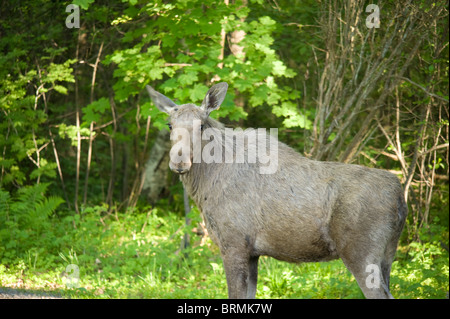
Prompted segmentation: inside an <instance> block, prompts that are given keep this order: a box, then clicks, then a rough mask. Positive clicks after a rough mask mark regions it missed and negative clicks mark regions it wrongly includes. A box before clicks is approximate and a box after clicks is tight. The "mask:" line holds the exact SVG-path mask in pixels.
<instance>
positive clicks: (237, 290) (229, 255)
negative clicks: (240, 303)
mask: <svg viewBox="0 0 450 319" xmlns="http://www.w3.org/2000/svg"><path fill="white" fill-rule="evenodd" d="M222 259H223V265H224V268H225V275H226V277H227V286H228V298H230V299H244V298H254V297H255V294H256V279H257V267H258V258H257V257H250V256H249V255H248V253H247V252H242V251H240V250H238V249H232V248H229V249H227V250H226V252H225V253H222Z"/></svg>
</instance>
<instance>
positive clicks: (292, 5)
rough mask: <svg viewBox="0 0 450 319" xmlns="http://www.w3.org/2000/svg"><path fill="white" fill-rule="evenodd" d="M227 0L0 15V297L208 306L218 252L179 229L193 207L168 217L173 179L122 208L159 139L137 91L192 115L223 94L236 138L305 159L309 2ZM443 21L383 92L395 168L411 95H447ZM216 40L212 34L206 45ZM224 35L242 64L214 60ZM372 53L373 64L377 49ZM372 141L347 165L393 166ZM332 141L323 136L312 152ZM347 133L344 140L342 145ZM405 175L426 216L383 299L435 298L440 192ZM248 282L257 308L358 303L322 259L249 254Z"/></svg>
mask: <svg viewBox="0 0 450 319" xmlns="http://www.w3.org/2000/svg"><path fill="white" fill-rule="evenodd" d="M230 2H232V3H230V4H229V5H225V3H224V1H213V0H208V1H200V0H183V1H176V2H168V1H161V0H157V1H152V2H148V1H145V0H128V1H122V2H117V3H115V4H114V5H111V3H110V2H107V1H95V3H94V1H93V0H77V1H72V2H70V1H65V2H62V3H58V4H57V5H55V4H54V2H51V1H25V2H24V1H8V2H5V3H4V4H3V6H2V15H3V16H5V17H8V19H1V20H0V50H1V52H2V54H1V55H0V283H1V285H14V284H17V282H19V281H20V280H22V281H23V279H24V278H25V277H26V278H27V282H29V284H30V285H33V286H34V287H35V288H38V289H59V290H60V291H61V292H62V293H63V294H65V295H68V296H72V297H81V298H84V297H86V298H191V297H192V298H224V297H226V294H227V292H226V280H225V274H224V270H223V266H222V261H221V259H220V254H219V251H218V248H217V247H216V246H215V245H214V244H212V242H211V241H210V240H209V239H208V240H207V241H206V244H204V245H203V246H201V245H200V241H199V238H197V237H196V235H195V233H193V230H192V229H193V227H197V223H198V222H199V221H200V220H201V218H200V216H199V212H198V209H197V208H195V207H194V208H193V211H192V213H191V216H190V217H191V219H192V220H193V222H192V225H191V226H186V225H184V224H183V220H182V218H180V212H182V211H183V208H184V207H183V204H182V203H183V200H182V187H181V186H180V184H179V183H175V181H178V179H176V178H173V180H172V181H171V183H170V186H169V188H168V190H167V191H166V192H163V193H162V194H163V195H162V196H163V198H162V199H161V200H160V201H159V203H158V205H155V206H152V207H148V206H146V205H148V204H147V203H142V202H138V204H137V206H136V207H137V208H136V207H135V206H133V205H131V204H130V200H129V199H130V197H132V196H134V195H135V194H136V192H137V189H138V188H139V187H136V185H140V179H139V178H140V175H141V173H142V166H143V165H144V161H145V159H146V157H147V156H148V154H147V153H148V151H149V149H150V147H151V145H152V143H153V142H154V141H155V137H156V135H157V132H158V131H159V130H161V129H167V127H166V125H165V122H166V115H165V114H162V113H161V112H159V111H158V110H157V109H156V108H155V107H154V106H153V104H152V103H151V101H150V99H149V97H148V95H147V93H146V92H145V90H144V87H145V85H146V84H150V85H152V86H154V87H155V88H156V89H158V90H160V91H161V92H163V93H165V94H166V95H167V96H169V97H171V98H173V99H174V101H176V102H177V103H188V102H192V103H196V104H200V103H201V101H202V99H203V98H204V96H205V93H206V92H207V90H208V88H209V87H210V86H211V85H212V84H213V83H215V82H217V81H226V82H228V84H229V91H228V94H227V96H226V99H225V101H224V103H223V104H222V106H221V107H220V109H219V110H217V111H215V112H213V113H212V116H213V117H215V118H221V120H223V121H225V122H227V124H230V123H231V124H233V125H234V124H238V125H239V126H243V127H278V128H279V136H280V138H281V140H283V141H285V142H287V143H288V144H289V145H291V146H293V147H295V148H296V149H297V150H300V151H305V152H307V151H308V148H307V147H306V145H308V143H310V140H311V137H312V135H311V131H313V129H314V125H315V124H314V120H315V116H316V112H317V110H316V103H315V101H314V98H315V96H314V92H316V91H315V90H316V86H317V83H319V80H318V79H319V78H320V75H321V74H320V72H321V68H323V66H324V63H325V62H326V59H325V58H324V57H325V52H324V51H323V47H324V45H323V43H322V41H323V39H322V36H323V34H321V33H320V31H319V30H320V28H319V26H318V25H317V18H318V16H319V15H320V14H321V10H322V8H321V7H319V5H320V3H319V4H318V3H317V2H316V1H312V0H307V1H301V2H300V1H298V0H295V1H284V0H280V1H277V2H274V1H272V2H271V1H261V0H252V1H248V3H246V4H245V5H244V3H243V2H242V1H230ZM70 3H74V4H77V5H79V6H80V9H81V10H80V11H81V24H82V28H80V29H67V28H65V25H64V21H65V19H66V18H67V15H68V13H66V12H65V10H64V7H65V6H66V5H68V4H70ZM443 20H445V19H442V20H441V21H439V23H437V24H436V26H435V27H434V28H432V30H433V32H434V33H435V34H436V36H439V37H442V39H443V40H442V41H441V42H442V43H443V44H442V45H443V47H442V52H443V54H441V55H439V57H436V50H435V49H436V48H434V44H433V43H432V42H431V41H430V42H426V43H425V44H424V45H423V47H421V48H420V49H419V51H420V54H419V56H420V59H418V62H417V63H415V65H414V67H411V68H408V70H407V72H406V73H408V77H409V78H410V80H411V81H403V82H402V84H401V85H399V87H398V89H399V98H400V101H401V104H402V112H404V110H407V111H408V112H409V113H408V116H409V117H411V119H409V118H406V117H405V118H403V117H402V119H401V124H400V125H402V126H404V129H403V127H402V130H400V133H401V141H400V142H401V143H400V145H401V148H402V151H403V152H404V156H405V159H406V160H407V164H409V162H410V161H411V158H412V157H413V153H414V147H415V145H416V144H417V139H418V138H419V137H420V136H418V135H419V133H418V132H420V129H421V127H422V125H424V124H427V123H428V122H427V121H425V120H423V119H417V118H418V115H417V114H419V113H420V112H422V111H421V109H423V108H424V105H426V104H427V103H430V101H431V96H430V95H429V94H428V93H429V92H427V93H425V92H424V91H423V88H427V90H430V92H431V90H432V89H433V94H435V95H436V96H437V97H438V98H441V99H442V98H443V99H447V100H448V90H446V88H448V50H446V49H445V48H446V46H447V48H448V39H446V38H445V34H446V33H445V32H444V30H446V28H447V25H446V24H445V25H444V24H443V22H442V21H443ZM299 22H301V24H300V23H299ZM383 27H384V26H383ZM222 30H223V31H224V32H225V33H226V35H227V36H226V39H225V45H224V46H223V47H222V43H221V41H222ZM236 30H242V31H244V32H245V36H244V38H243V39H242V41H241V42H239V43H238V45H239V46H241V47H242V52H243V53H242V54H233V52H232V51H231V49H230V44H231V38H230V35H231V34H232V32H233V31H236ZM377 36H379V34H377ZM433 36H434V35H433ZM446 43H447V44H446ZM374 45H375V47H373V48H371V50H373V52H374V54H375V53H376V52H378V51H377V50H378V49H379V48H377V47H376V42H374ZM100 48H102V50H100ZM222 50H223V57H222V58H220V56H221V53H222ZM324 61H325V62H324ZM97 62H98V63H97ZM350 62H354V61H350ZM349 65H350V64H349ZM345 68H346V71H345V72H350V69H351V68H350V67H345ZM406 73H405V74H406ZM430 79H431V80H430ZM378 85H382V84H381V82H380V84H378ZM418 88H421V89H418ZM375 91H376V90H375ZM375 93H376V92H375ZM375 93H374V96H373V97H371V98H373V99H374V100H375V99H376V96H375V95H376V94H375ZM307 94H308V95H307ZM391 98H392V97H391ZM434 98H435V97H434ZM434 101H436V100H434ZM441 101H442V100H441ZM390 102H392V103H391V104H392V105H395V104H396V103H395V101H394V100H392V101H390ZM433 103H434V102H433ZM383 112H385V113H386V114H384V115H383V118H382V119H381V118H380V119H379V120H380V123H382V125H383V126H384V125H385V123H384V122H383V121H386V122H387V124H386V125H385V126H386V127H389V126H392V127H394V126H395V119H394V116H393V115H392V114H395V111H393V109H392V110H391V109H389V108H386V109H385V110H384V111H383ZM416 113H417V114H416ZM444 113H445V112H443V111H442V114H443V115H442V116H441V113H439V114H438V112H436V111H432V112H431V113H430V114H429V121H430V124H429V125H428V124H427V125H428V127H429V130H428V131H426V132H424V133H423V134H424V135H430V136H431V135H436V136H438V134H441V135H440V136H441V137H444V136H445V134H444V132H448V115H447V118H446V117H445V115H444ZM356 116H358V118H360V119H363V118H364V117H363V116H364V114H358V115H356ZM393 119H394V120H393ZM437 119H438V120H437ZM147 120H148V122H147ZM328 120H330V119H328ZM431 120H433V121H434V122H433V121H431ZM146 123H149V126H146ZM337 124H338V125H339V123H337ZM353 130H354V128H353ZM352 132H353V131H352ZM371 134H372V133H371ZM420 134H422V133H420ZM376 135H377V134H373V135H370V136H368V138H367V142H368V144H367V145H364V146H362V147H363V148H364V152H365V153H364V154H365V155H367V156H366V157H364V158H362V159H360V162H361V163H364V161H367V162H365V163H364V164H367V165H369V166H372V165H376V166H377V167H383V168H386V169H400V164H399V162H398V161H392V160H391V158H388V157H383V156H380V151H383V152H385V151H388V152H391V153H392V154H393V152H394V151H395V149H394V148H393V146H388V147H385V145H386V141H385V140H384V139H383V138H379V137H376ZM335 138H336V133H335V132H332V133H331V134H330V135H329V137H328V142H331V141H333V140H335ZM352 138H353V136H352V134H349V137H348V139H347V140H346V141H345V143H347V142H348V143H350V142H351V140H352ZM436 141H437V143H436V144H434V141H433V143H431V142H430V141H426V143H423V144H424V145H435V146H437V147H439V148H438V152H435V153H434V157H433V158H432V159H430V160H428V161H423V168H424V169H426V170H428V171H433V172H435V173H436V174H438V175H439V176H440V177H442V176H444V177H445V175H447V177H448V159H447V158H446V154H447V153H446V151H445V148H443V147H442V146H443V145H445V143H448V140H447V139H445V138H441V139H439V138H437V139H436ZM145 142H147V145H146V144H145ZM78 146H80V151H78ZM430 147H431V146H430ZM89 148H90V149H89ZM89 150H90V151H91V152H90V153H89ZM77 152H78V153H77ZM421 152H422V151H421V150H419V153H421ZM88 154H91V158H90V159H89V155H88ZM423 154H427V150H426V149H424V152H423ZM430 154H431V152H430ZM78 159H79V162H78ZM89 160H90V161H89ZM374 162H375V163H374ZM421 165H422V164H421ZM88 172H89V175H88ZM420 174H421V175H422V174H424V175H426V174H427V173H426V172H422V171H421V172H420ZM170 178H171V176H169V179H170ZM417 178H418V176H417V174H416V175H415V176H413V181H412V182H413V183H412V186H411V187H412V188H413V189H414V191H416V193H418V194H419V193H420V194H430V195H429V196H431V195H432V197H431V198H427V202H426V204H427V205H429V208H430V209H429V212H428V213H427V216H426V218H425V217H424V216H422V215H423V212H422V211H421V210H420V209H417V208H414V209H411V210H410V211H411V214H410V216H409V219H408V221H407V229H406V231H405V233H404V236H403V238H402V242H401V247H400V250H399V254H398V259H397V261H396V262H395V263H394V265H393V269H392V280H391V287H392V293H393V295H394V296H395V297H398V298H444V297H445V293H446V292H448V289H449V288H448V271H449V270H448V250H446V247H447V249H448V228H449V219H448V206H449V200H448V182H445V179H440V180H438V179H435V180H434V183H435V185H434V189H433V192H431V190H429V189H427V190H425V189H424V188H423V185H421V184H417ZM427 178H428V177H427ZM83 181H85V183H83ZM443 181H444V182H443ZM426 183H427V185H428V184H429V181H428V180H427V181H426ZM75 189H78V194H75ZM169 193H170V194H169ZM84 194H86V196H84ZM427 196H428V195H427ZM84 197H85V198H84ZM62 198H65V199H66V203H65V204H67V206H66V205H62V204H63V202H64V201H63V200H62ZM413 200H414V201H418V202H419V204H423V202H424V200H423V199H421V198H419V199H417V200H416V199H414V198H413ZM74 202H77V204H78V211H75V210H74V209H73V206H74V205H73V204H74ZM82 203H83V204H82ZM419 217H420V218H419ZM422 218H423V220H422ZM185 233H189V234H190V235H191V238H192V239H191V246H190V247H189V248H188V249H186V250H181V249H180V244H181V241H182V239H183V236H184V234H185ZM68 264H77V265H79V267H80V280H81V282H80V288H78V289H76V288H74V289H69V288H67V287H66V286H65V284H64V278H63V277H62V275H61V274H63V273H64V272H65V271H66V267H67V266H68ZM259 278H260V280H259V282H258V294H257V297H258V298H362V297H363V296H362V294H361V292H360V290H359V288H358V286H357V284H356V282H355V280H354V278H353V277H352V276H351V274H350V273H349V272H348V271H347V270H346V268H345V267H344V265H343V264H342V263H341V262H339V261H334V262H330V263H320V264H319V263H310V264H303V265H292V264H286V263H282V262H278V261H276V260H273V259H269V258H265V257H263V258H261V262H260V274H259Z"/></svg>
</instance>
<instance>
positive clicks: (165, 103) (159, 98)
mask: <svg viewBox="0 0 450 319" xmlns="http://www.w3.org/2000/svg"><path fill="white" fill-rule="evenodd" d="M145 87H146V88H147V92H148V94H149V95H150V97H151V99H152V101H153V103H154V104H155V105H156V107H157V108H158V109H159V110H160V111H161V112H164V113H167V114H170V113H171V112H172V109H173V108H174V107H175V106H177V105H176V104H175V103H174V102H173V101H172V100H171V99H169V98H168V97H166V96H165V95H163V94H161V93H159V92H157V91H155V90H154V89H153V88H152V87H151V86H150V85H146V86H145Z"/></svg>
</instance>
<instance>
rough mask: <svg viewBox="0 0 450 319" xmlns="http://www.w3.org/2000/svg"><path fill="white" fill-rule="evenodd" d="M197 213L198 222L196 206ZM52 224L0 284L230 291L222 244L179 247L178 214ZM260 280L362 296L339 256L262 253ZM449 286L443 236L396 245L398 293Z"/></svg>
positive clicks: (79, 290)
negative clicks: (308, 258)
mask: <svg viewBox="0 0 450 319" xmlns="http://www.w3.org/2000/svg"><path fill="white" fill-rule="evenodd" d="M100 216H102V219H100ZM192 218H193V223H192V224H193V226H197V225H196V223H197V222H198V221H199V215H198V212H196V211H194V212H193V214H192ZM74 221H75V222H76V225H77V228H76V229H74V228H73V222H74ZM50 222H51V226H52V227H51V228H48V232H47V233H40V234H39V236H37V237H35V238H34V240H33V241H31V242H30V241H29V240H28V239H27V241H24V242H23V243H24V244H23V245H20V248H19V247H15V255H14V256H11V255H6V256H5V254H3V259H2V264H1V265H0V287H13V288H21V289H29V290H41V291H54V292H57V293H59V294H61V295H63V296H65V297H70V298H226V297H227V289H226V279H225V273H224V270H223V266H222V261H221V258H220V253H219V250H218V248H217V246H215V245H214V244H213V243H212V242H211V241H210V240H209V239H208V240H207V241H206V243H205V244H204V245H203V246H200V238H199V237H197V236H195V235H194V234H193V233H191V246H190V247H189V248H188V249H185V250H181V249H180V247H181V245H180V244H181V242H182V238H183V236H184V233H185V231H188V232H191V230H192V227H193V226H189V227H185V226H184V224H183V222H184V220H183V218H180V217H179V216H178V215H176V214H173V213H168V212H161V211H158V209H153V210H149V209H146V210H143V211H140V212H137V211H134V212H129V213H127V214H119V215H116V216H114V215H110V216H108V215H105V213H104V209H103V208H102V207H94V208H90V209H87V210H85V211H84V216H83V218H82V219H81V220H80V219H79V218H78V216H76V217H75V219H74V217H72V216H67V217H65V218H51V219H50ZM29 237H33V236H32V234H29V235H28V237H27V238H29ZM49 237H50V238H52V239H53V241H52V244H50V243H49V242H48V238H49ZM55 241H56V242H55ZM25 243H26V245H25ZM21 249H22V250H21ZM14 257H15V258H14ZM70 264H73V265H77V267H78V269H79V275H78V277H79V282H76V283H75V285H74V286H73V288H69V287H70V285H69V287H68V285H67V284H70V283H71V282H69V281H67V278H69V279H70V278H72V277H74V276H75V275H76V274H75V273H73V272H71V271H72V270H71V269H70V268H67V267H68V265H70ZM258 278H259V280H258V290H257V298H300V299H302V298H323V299H331V298H339V299H340V298H364V296H363V294H362V293H361V291H360V289H359V287H358V285H357V283H356V281H355V279H354V278H353V276H352V275H351V274H350V272H349V271H348V270H347V269H346V268H345V266H344V265H343V263H342V262H341V261H340V260H336V261H332V262H327V263H305V264H289V263H285V262H281V261H277V260H275V259H272V258H268V257H261V258H260V263H259V277H258ZM72 283H74V282H72ZM448 286H449V259H448V252H447V251H446V250H444V249H442V248H441V247H440V245H439V244H438V242H427V243H422V244H419V243H413V244H411V245H409V246H402V247H401V248H400V249H399V253H398V259H397V261H395V262H394V264H393V269H392V276H391V292H392V294H393V295H394V297H396V298H412V299H416V298H445V297H446V293H447V292H448V289H449V287H448Z"/></svg>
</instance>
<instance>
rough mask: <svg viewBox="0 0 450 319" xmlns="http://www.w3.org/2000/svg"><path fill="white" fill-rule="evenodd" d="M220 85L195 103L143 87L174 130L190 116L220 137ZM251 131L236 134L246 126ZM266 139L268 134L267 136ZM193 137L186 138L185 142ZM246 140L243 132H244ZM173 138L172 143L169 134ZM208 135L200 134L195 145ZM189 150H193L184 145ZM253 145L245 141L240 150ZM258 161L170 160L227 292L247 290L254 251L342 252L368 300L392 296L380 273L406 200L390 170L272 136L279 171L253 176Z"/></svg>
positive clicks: (293, 256) (327, 256)
mask: <svg viewBox="0 0 450 319" xmlns="http://www.w3.org/2000/svg"><path fill="white" fill-rule="evenodd" d="M226 89H227V86H226V84H224V83H220V84H217V85H215V86H213V87H212V88H211V89H210V91H208V93H207V96H206V97H205V100H204V101H203V103H202V106H201V107H197V106H195V105H193V104H185V105H175V103H173V102H172V101H170V100H169V99H168V98H167V97H165V96H163V95H162V94H160V93H158V92H156V91H154V90H153V89H152V88H150V87H148V91H149V93H150V96H151V97H152V100H153V101H154V103H155V105H156V106H157V107H158V108H159V109H161V110H162V111H164V112H167V113H169V114H170V119H169V120H170V123H171V125H172V127H173V128H177V127H184V128H185V129H187V130H188V131H189V133H190V134H191V136H192V133H193V132H194V129H197V128H194V127H193V126H192V120H194V119H197V120H200V121H201V123H202V125H203V129H204V128H205V127H211V128H214V130H213V132H214V134H213V136H214V139H213V141H216V143H218V145H217V147H222V148H223V149H224V154H225V151H226V150H225V146H226V145H227V143H228V144H233V143H235V142H234V141H233V140H230V139H227V138H226V135H225V134H224V128H223V125H222V124H220V123H219V122H217V121H215V120H212V119H211V118H209V117H208V116H209V113H210V112H211V111H212V110H214V109H217V108H218V107H219V106H220V104H221V103H222V101H223V98H224V97H225V92H226ZM250 132H251V130H246V131H242V132H241V133H238V134H244V135H245V136H247V135H246V134H249V133H250ZM267 138H268V139H269V137H267ZM188 141H189V143H191V144H192V140H188ZM246 141H247V140H246ZM174 142H175V141H174ZM208 142H210V141H203V144H202V148H203V147H205V144H206V143H208ZM190 147H191V150H192V146H190ZM250 151H254V145H250V144H249V143H247V144H246V145H245V152H246V156H245V158H246V159H247V155H248V154H247V153H248V152H250ZM260 167H261V164H260V163H258V162H257V163H251V162H249V161H248V160H246V161H245V162H244V163H230V164H227V163H210V164H207V163H204V162H201V163H193V162H192V156H191V158H190V159H189V158H186V163H180V164H174V163H171V169H172V170H174V171H175V172H182V173H183V174H182V175H180V179H181V181H182V182H183V185H184V186H185V188H186V190H187V192H188V194H189V195H190V196H191V197H192V199H193V200H194V201H195V203H196V204H197V206H198V207H199V209H200V210H201V212H202V214H203V216H204V219H205V221H206V226H207V228H208V231H209V233H210V235H211V238H212V239H213V241H214V242H215V243H217V245H218V246H219V248H220V251H221V254H222V258H223V263H224V268H225V272H226V276H227V284H228V294H229V297H230V298H245V297H247V298H254V297H255V293H256V281H257V264H258V258H259V256H262V255H267V256H272V257H274V258H277V259H279V260H284V261H288V262H311V261H328V260H332V259H336V258H341V259H342V260H343V262H344V264H345V265H346V267H347V268H348V269H349V270H350V271H351V272H352V273H353V275H354V276H355V278H356V280H357V282H358V284H359V286H360V287H361V289H362V291H363V293H364V295H365V296H366V297H367V298H392V295H391V294H390V292H389V274H390V269H391V264H392V261H393V259H394V255H395V251H396V248H397V243H398V240H399V237H400V234H401V232H402V229H403V225H404V222H405V218H406V215H407V208H406V204H405V201H404V197H403V191H402V187H401V185H400V183H399V180H398V178H397V177H396V176H394V175H392V174H391V173H389V172H386V171H383V170H379V169H372V168H367V167H363V166H359V165H350V164H342V163H336V162H320V161H314V160H311V159H308V158H305V157H303V156H301V155H300V154H298V153H297V152H295V151H294V150H293V149H291V148H290V147H288V146H287V145H285V144H283V143H281V142H278V169H277V170H276V172H275V173H274V174H261V173H260V171H259V168H260ZM367 265H376V267H379V269H380V287H379V288H369V287H367V284H366V279H367V277H368V275H369V273H368V272H367V270H366V267H367Z"/></svg>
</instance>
